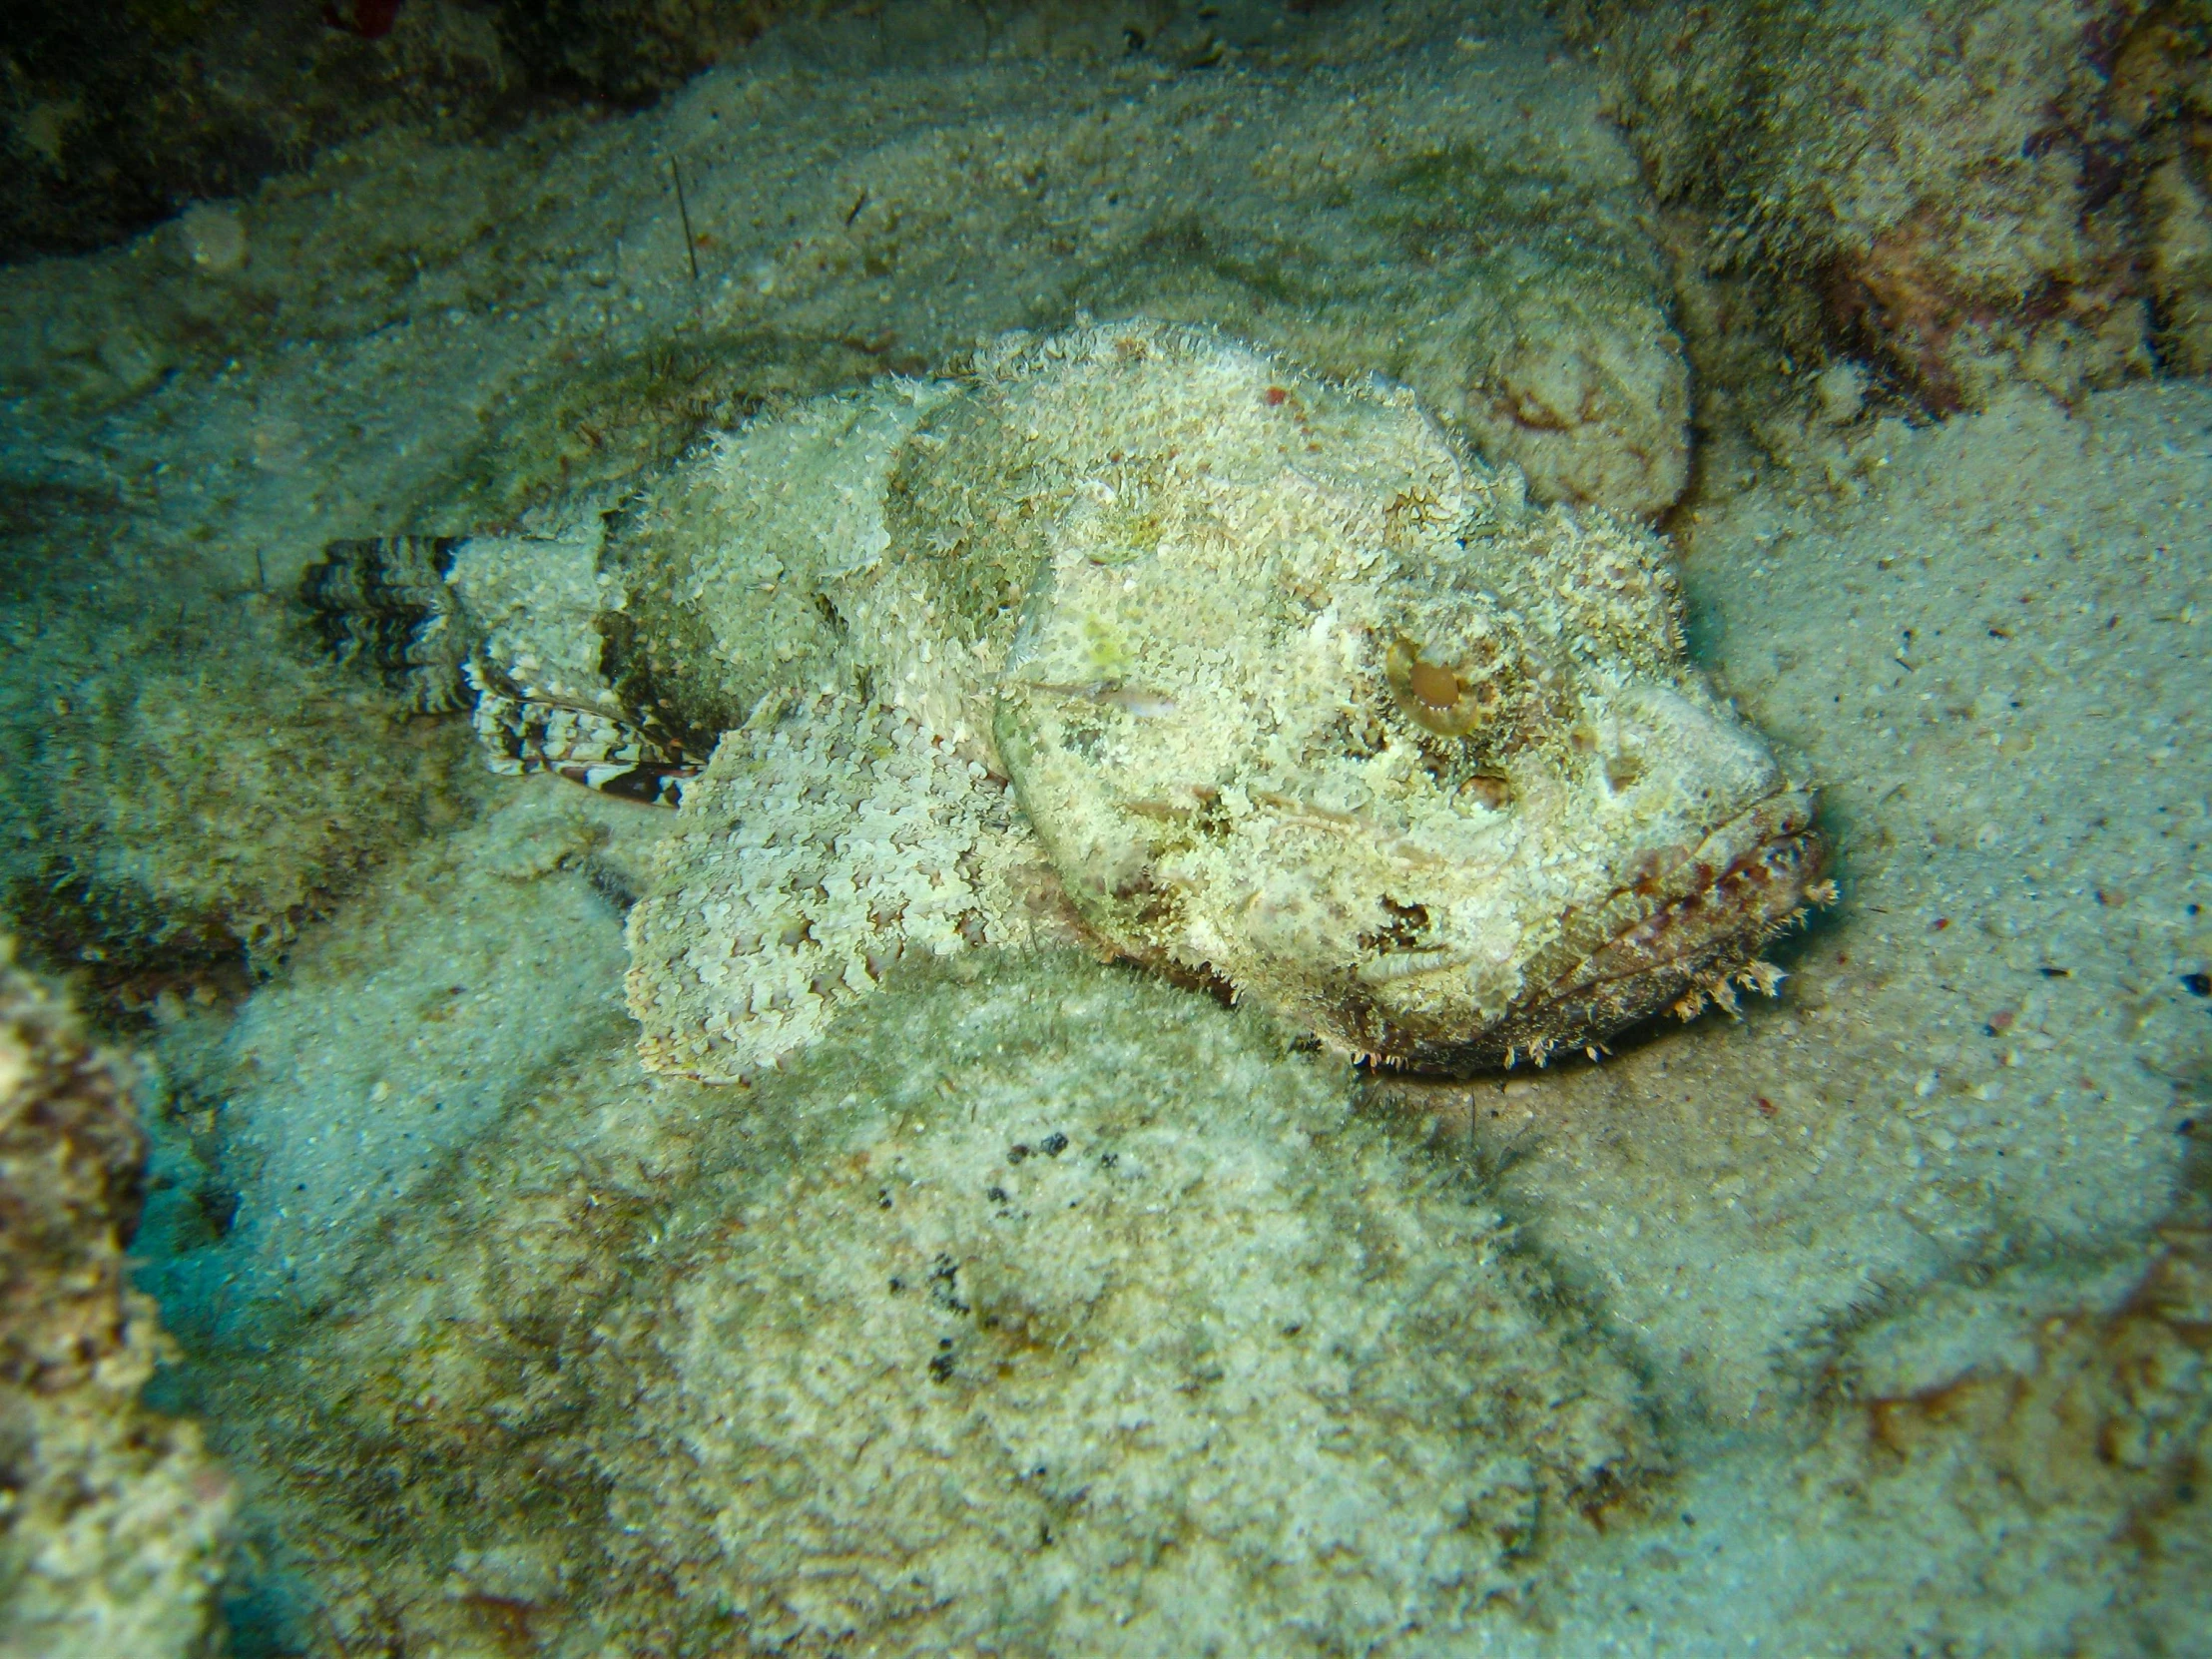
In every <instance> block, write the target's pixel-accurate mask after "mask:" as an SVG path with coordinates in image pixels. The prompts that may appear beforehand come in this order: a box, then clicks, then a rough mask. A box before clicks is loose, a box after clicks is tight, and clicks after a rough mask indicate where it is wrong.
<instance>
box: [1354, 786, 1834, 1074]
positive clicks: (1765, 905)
mask: <svg viewBox="0 0 2212 1659" xmlns="http://www.w3.org/2000/svg"><path fill="white" fill-rule="evenodd" d="M1817 805H1818V795H1817V792H1815V791H1814V790H1812V789H1810V788H1807V787H1805V786H1800V785H1791V784H1784V785H1781V786H1779V787H1777V788H1776V789H1775V790H1774V791H1773V792H1771V793H1770V794H1768V795H1767V796H1765V797H1763V798H1761V799H1760V800H1759V801H1757V802H1755V803H1753V804H1752V805H1751V806H1749V807H1746V808H1744V809H1743V810H1742V811H1740V812H1738V813H1737V814H1736V815H1735V816H1734V817H1733V818H1730V819H1729V820H1727V821H1726V822H1725V823H1723V824H1722V825H1720V826H1719V827H1718V828H1717V829H1715V830H1711V831H1709V832H1708V833H1707V835H1706V836H1705V838H1704V839H1703V840H1702V841H1700V842H1699V843H1698V846H1697V848H1696V849H1695V850H1694V851H1692V852H1691V853H1689V854H1688V855H1686V856H1684V857H1683V858H1681V859H1680V860H1678V861H1677V862H1675V863H1674V864H1672V865H1671V866H1669V867H1668V868H1667V869H1666V870H1665V871H1664V872H1652V871H1646V872H1644V873H1643V874H1641V875H1639V877H1638V880H1650V881H1653V882H1655V883H1656V885H1655V888H1654V891H1653V893H1652V896H1653V897H1654V899H1655V900H1656V902H1655V903H1654V904H1653V906H1652V907H1651V908H1650V909H1648V910H1646V911H1645V912H1644V914H1643V915H1642V916H1641V917H1639V918H1638V919H1637V920H1636V921H1634V922H1631V923H1629V924H1628V925H1627V926H1625V927H1622V928H1620V929H1619V930H1618V931H1616V932H1615V933H1613V934H1612V935H1611V936H1610V937H1608V938H1606V939H1605V940H1603V941H1602V942H1600V943H1599V944H1597V945H1596V946H1595V947H1594V948H1592V949H1591V950H1590V952H1589V953H1588V954H1587V955H1585V956H1584V957H1583V959H1582V960H1581V961H1580V962H1578V963H1577V964H1576V965H1575V966H1574V967H1573V968H1571V969H1569V970H1568V971H1567V972H1565V973H1562V974H1560V975H1558V976H1557V977H1556V978H1554V979H1552V980H1550V981H1549V982H1548V983H1546V984H1544V985H1543V986H1541V987H1540V988H1537V989H1534V990H1531V991H1528V992H1525V993H1524V994H1523V995H1521V996H1520V997H1517V998H1516V999H1515V1000H1514V1002H1513V1004H1512V1006H1511V1007H1509V1008H1508V1009H1506V1011H1505V1012H1504V1013H1503V1014H1502V1015H1500V1016H1499V1017H1498V1018H1497V1019H1495V1020H1493V1021H1491V1022H1490V1023H1489V1024H1487V1025H1485V1026H1484V1027H1482V1028H1481V1029H1480V1030H1478V1031H1473V1032H1469V1033H1467V1034H1465V1035H1463V1036H1460V1037H1458V1038H1455V1039H1439V1038H1437V1037H1435V1036H1428V1037H1414V1038H1413V1039H1412V1040H1410V1041H1407V1042H1404V1043H1402V1044H1393V1043H1388V1042H1385V1043H1383V1045H1381V1047H1380V1049H1379V1050H1378V1049H1374V1048H1371V1049H1370V1054H1371V1058H1372V1059H1374V1060H1377V1061H1380V1062H1381V1063H1383V1064H1384V1065H1386V1066H1389V1067H1391V1068H1392V1069H1400V1070H1404V1071H1409V1072H1412V1073H1415V1074H1427V1075H1431V1076H1455V1077H1465V1076H1469V1075H1472V1074H1474V1073H1478V1072H1485V1071H1498V1070H1507V1069H1510V1068H1511V1067H1512V1066H1514V1065H1515V1064H1516V1063H1518V1062H1520V1061H1523V1060H1535V1061H1536V1062H1537V1063H1539V1064H1541V1063H1542V1060H1543V1058H1544V1057H1545V1056H1546V1055H1547V1054H1550V1053H1553V1052H1572V1051H1575V1050H1577V1049H1581V1048H1586V1047H1592V1046H1594V1045H1596V1044H1598V1043H1600V1042H1603V1041H1604V1040H1606V1039H1607V1038H1609V1037H1611V1036H1612V1035H1613V1034H1614V1033H1615V1032H1618V1031H1620V1030H1622V1029H1623V1028H1625V1027H1627V1026H1630V1025H1634V1024H1637V1023H1638V1022H1640V1021H1642V1020H1645V1019H1648V1018H1650V1017H1651V1016H1652V1015H1654V1014H1658V1013H1662V1012H1664V1011H1665V1010H1666V1009H1667V1008H1669V1007H1670V1006H1673V1005H1676V1004H1679V1003H1682V1002H1683V1001H1684V1000H1685V999H1686V998H1689V997H1690V996H1691V995H1692V993H1693V992H1696V991H1698V990H1700V989H1710V988H1711V987H1714V986H1715V985H1718V984H1721V983H1723V982H1725V981H1726V980H1727V979H1728V978H1729V977H1730V976H1732V975H1734V974H1736V973H1738V972H1739V971H1741V970H1742V969H1744V968H1745V967H1747V966H1748V965H1749V964H1750V963H1751V962H1752V960H1753V959H1754V958H1755V957H1756V956H1757V955H1758V953H1759V950H1760V948H1761V946H1763V945H1764V944H1766V942H1767V941H1768V940H1769V939H1771V938H1773V937H1774V935H1775V934H1777V933H1779V932H1781V931H1782V930H1783V928H1785V927H1786V926H1788V925H1789V924H1790V922H1792V921H1793V920H1795V919H1796V918H1797V917H1798V916H1800V915H1802V914H1803V913H1804V912H1805V910H1806V908H1807V907H1808V906H1809V905H1811V904H1813V903H1815V902H1818V900H1817V899H1816V898H1815V896H1814V894H1813V892H1812V891H1811V889H1812V888H1813V887H1814V886H1815V885H1816V884H1817V883H1818V882H1819V881H1820V880H1821V878H1822V876H1823V875H1824V873H1825V872H1826V870H1827V867H1828V862H1829V858H1830V856H1831V848H1830V843H1829V840H1828V837H1827V836H1826V835H1825V834H1823V833H1822V831H1821V830H1819V829H1818V828H1817V827H1816V826H1815V824H1814V813H1815V809H1816V807H1817ZM1634 885H1635V883H1634V882H1630V883H1624V885H1623V887H1622V888H1620V889H1616V891H1620V890H1628V889H1629V888H1631V887H1633V886H1634ZM1716 893H1720V894H1725V895H1726V896H1727V899H1728V902H1726V903H1723V904H1719V905H1715V904H1714V903H1712V902H1711V901H1712V898H1713V896H1714V895H1715V894H1716Z"/></svg>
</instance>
